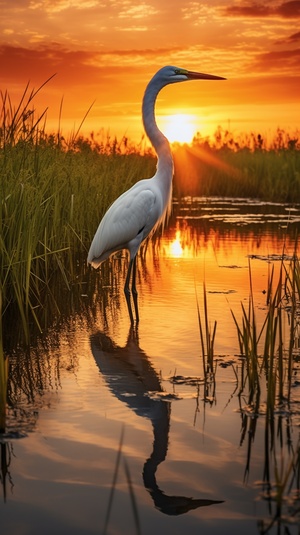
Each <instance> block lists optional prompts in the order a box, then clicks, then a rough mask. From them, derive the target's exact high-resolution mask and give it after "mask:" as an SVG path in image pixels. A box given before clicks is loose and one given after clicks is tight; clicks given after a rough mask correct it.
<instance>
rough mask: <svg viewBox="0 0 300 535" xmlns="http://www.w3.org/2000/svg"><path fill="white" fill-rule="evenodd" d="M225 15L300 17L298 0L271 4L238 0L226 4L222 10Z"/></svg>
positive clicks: (299, 2)
mask: <svg viewBox="0 0 300 535" xmlns="http://www.w3.org/2000/svg"><path fill="white" fill-rule="evenodd" d="M224 13H225V14H226V15H230V16H236V17H255V18H261V17H282V18H288V19H292V18H295V19H297V18H300V1H299V0H292V1H289V2H282V3H280V4H278V5H276V6H271V5H270V3H269V2H268V3H266V2H244V1H243V2H239V3H238V4H236V5H230V6H227V7H226V8H225V10H224Z"/></svg>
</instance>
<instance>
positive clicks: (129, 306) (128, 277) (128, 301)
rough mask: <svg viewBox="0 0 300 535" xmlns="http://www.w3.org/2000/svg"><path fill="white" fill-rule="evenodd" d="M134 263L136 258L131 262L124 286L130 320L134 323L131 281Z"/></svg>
mask: <svg viewBox="0 0 300 535" xmlns="http://www.w3.org/2000/svg"><path fill="white" fill-rule="evenodd" d="M133 264H134V258H133V259H132V260H130V262H129V266H128V271H127V275H126V280H125V286H124V293H125V297H126V302H127V308H128V313H129V317H130V322H131V324H132V325H133V323H134V319H133V313H132V308H131V300H130V289H129V282H130V276H131V271H132V266H133Z"/></svg>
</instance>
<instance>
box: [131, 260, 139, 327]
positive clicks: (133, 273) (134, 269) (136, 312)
mask: <svg viewBox="0 0 300 535" xmlns="http://www.w3.org/2000/svg"><path fill="white" fill-rule="evenodd" d="M131 291H132V297H133V304H134V310H135V316H136V322H137V323H138V322H139V321H140V317H139V307H138V293H137V289H136V256H135V257H134V259H133V269H132V286H131Z"/></svg>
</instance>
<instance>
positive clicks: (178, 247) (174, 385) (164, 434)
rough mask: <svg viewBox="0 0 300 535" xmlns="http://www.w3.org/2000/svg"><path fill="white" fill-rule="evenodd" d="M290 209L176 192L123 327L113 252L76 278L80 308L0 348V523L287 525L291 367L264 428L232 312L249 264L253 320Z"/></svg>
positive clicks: (214, 531)
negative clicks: (4, 415) (2, 400)
mask: <svg viewBox="0 0 300 535" xmlns="http://www.w3.org/2000/svg"><path fill="white" fill-rule="evenodd" d="M299 221H300V208H299V207H288V206H285V205H274V204H267V205H266V204H262V203H259V202H256V203H254V202H253V201H247V200H243V199H241V200H237V201H234V202H232V201H231V200H229V199H227V200H224V199H201V200H198V201H197V202H195V201H193V202H188V203H187V204H185V205H183V206H179V205H178V206H175V209H174V215H173V218H172V220H171V222H170V225H169V227H168V229H166V230H165V232H164V235H163V237H160V238H156V239H154V240H152V242H151V243H149V245H148V248H147V251H144V255H143V257H142V258H141V259H140V260H139V272H138V273H139V278H140V281H139V312H140V324H139V327H138V329H131V328H130V324H129V319H128V314H127V309H126V305H125V299H124V296H123V290H122V288H123V284H124V276H125V268H126V266H125V261H124V258H115V259H114V260H113V261H112V262H111V263H107V264H106V265H105V266H103V268H101V270H100V271H99V272H97V273H91V274H88V276H86V277H85V280H84V281H82V285H81V286H80V302H81V307H79V308H78V310H77V311H75V312H74V313H73V314H72V315H71V316H70V315H69V316H67V315H66V316H63V315H62V317H61V318H60V319H58V321H57V324H56V326H55V328H53V329H49V332H47V333H46V335H45V337H44V338H43V339H41V340H40V341H39V342H38V343H37V344H36V345H35V346H34V347H32V348H31V352H30V355H28V354H22V352H17V351H16V352H15V353H14V354H13V355H12V356H11V379H10V385H9V412H8V428H7V435H6V438H5V439H3V440H2V443H1V470H2V472H1V481H2V492H3V499H2V502H1V505H0V515H1V525H2V529H3V532H6V533H7V532H10V533H12V534H14V535H19V534H20V535H21V534H22V535H23V534H26V535H27V534H28V535H36V534H39V535H40V534H41V533H43V535H47V534H50V533H51V534H53V533H55V534H62V535H69V534H72V535H76V534H78V535H79V534H80V535H85V534H86V535H87V534H94V533H95V534H102V533H108V534H111V535H112V534H122V535H127V534H128V535H134V534H135V533H141V534H143V535H150V534H151V535H152V534H153V533H155V534H156V535H164V534H165V533H172V534H173V535H182V534H185V533H189V535H194V534H199V533H201V534H205V535H206V534H209V535H221V534H222V535H226V534H228V535H229V534H239V535H240V534H241V533H243V535H246V534H249V535H250V534H251V535H252V534H256V533H263V532H268V533H277V534H278V533H280V534H281V533H282V534H283V533H285V534H287V533H290V534H296V533H299V518H300V501H299V493H298V494H297V485H298V489H299V481H298V483H297V481H296V482H295V478H296V479H297V474H298V478H299V466H298V472H297V471H296V464H297V463H296V462H295V455H294V453H293V452H296V451H297V447H298V441H299V429H300V427H299V426H300V386H298V384H300V381H299V377H298V376H295V381H294V385H293V386H294V390H293V404H292V410H291V411H288V412H287V411H286V410H282V411H281V412H280V411H278V414H276V416H275V419H274V428H273V431H274V432H273V433H272V432H271V433H270V427H269V422H268V421H267V415H266V411H265V410H264V407H265V396H266V392H265V391H264V390H263V389H262V392H261V405H260V410H259V412H258V413H257V414H255V413H253V411H251V408H250V405H249V399H248V398H247V395H246V391H245V392H244V391H243V388H242V384H243V380H242V377H243V376H242V374H243V366H244V363H243V360H242V359H241V358H240V356H239V346H238V339H237V333H236V327H235V325H234V322H233V318H232V314H231V311H234V313H235V314H236V316H237V317H238V318H240V317H241V303H244V305H246V306H247V303H248V297H249V270H250V269H251V276H252V283H253V293H254V299H255V304H256V313H257V321H258V323H259V324H261V323H262V321H263V318H264V314H265V310H266V293H265V292H266V289H267V286H268V278H269V277H270V273H271V269H272V266H274V267H275V271H276V272H277V271H278V269H279V265H280V261H279V259H280V258H281V257H282V254H285V255H286V256H287V257H289V256H292V255H293V253H294V250H295V237H296V234H297V228H298V226H299ZM95 281H96V283H95ZM203 281H205V285H206V292H207V300H208V315H209V320H210V323H211V326H213V323H214V321H216V322H217V330H216V339H215V350H214V353H215V373H214V374H210V376H209V377H208V378H207V381H206V382H205V381H204V372H203V363H202V357H201V347H200V336H199V324H198V314H197V299H198V303H199V310H200V313H201V314H202V311H203ZM95 284H96V285H97V291H96V292H95V291H94V287H95ZM287 330H288V327H287ZM296 358H297V356H296ZM295 369H296V372H297V366H296V367H295ZM239 393H241V395H238V394H239ZM293 455H294V456H293ZM298 465H299V458H298ZM293 471H294V472H295V474H296V475H295V478H294V481H293V483H292V484H291V486H290V488H288V487H287V486H286V487H285V488H284V495H285V498H284V500H283V502H282V509H281V511H280V513H281V515H280V519H279V520H278V519H277V520H276V519H275V521H274V522H273V520H272V519H274V518H275V516H276V500H275V498H274V495H272V491H273V490H274V487H273V488H271V485H272V484H273V485H274V482H275V481H276V478H277V481H278V480H281V481H283V480H284V478H285V476H287V477H288V481H289V482H290V479H291V477H290V475H291V473H293ZM296 472H297V473H296ZM263 480H265V482H266V481H268V482H269V483H270V485H269V486H268V488H267V489H266V483H265V484H264V485H263ZM289 484H290V483H289ZM275 495H276V493H275ZM272 496H273V498H274V499H272ZM263 526H264V529H265V531H263ZM268 526H270V530H269V531H266V530H267V528H268Z"/></svg>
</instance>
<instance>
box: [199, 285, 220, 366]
mask: <svg viewBox="0 0 300 535" xmlns="http://www.w3.org/2000/svg"><path fill="white" fill-rule="evenodd" d="M196 304H197V315H198V325H199V333H200V342H201V353H202V362H203V372H204V377H207V374H209V373H213V372H214V343H215V336H216V330H217V322H216V321H214V324H213V327H212V329H211V325H210V321H209V313H208V304H207V293H206V286H205V282H204V283H203V316H204V318H203V319H202V315H201V313H200V306H199V301H198V297H197V292H196Z"/></svg>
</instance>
